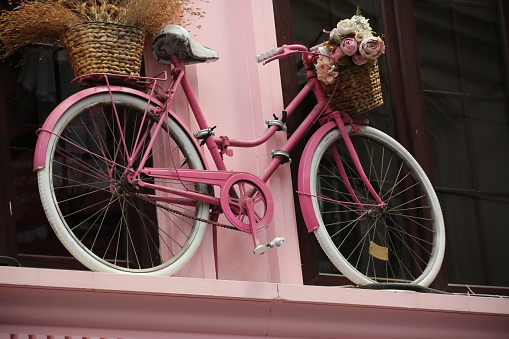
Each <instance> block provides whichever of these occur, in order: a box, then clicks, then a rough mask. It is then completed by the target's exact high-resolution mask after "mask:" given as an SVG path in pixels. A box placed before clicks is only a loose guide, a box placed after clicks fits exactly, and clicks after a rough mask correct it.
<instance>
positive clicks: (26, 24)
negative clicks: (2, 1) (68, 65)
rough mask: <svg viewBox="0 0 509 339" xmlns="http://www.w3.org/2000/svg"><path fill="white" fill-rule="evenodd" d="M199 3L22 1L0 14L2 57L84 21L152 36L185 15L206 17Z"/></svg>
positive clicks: (167, 0) (188, 0) (179, 0)
mask: <svg viewBox="0 0 509 339" xmlns="http://www.w3.org/2000/svg"><path fill="white" fill-rule="evenodd" d="M195 2H196V0H35V1H34V0H32V1H31V0H22V1H21V3H20V5H19V6H17V7H16V8H15V9H14V10H13V11H2V12H1V14H0V58H4V57H6V56H8V55H10V54H12V53H13V52H15V51H16V50H18V49H20V48H21V47H23V46H25V45H28V44H33V43H40V42H47V41H56V40H59V39H60V37H61V35H62V34H63V33H64V32H65V30H66V29H67V28H68V27H69V26H71V25H74V24H77V23H81V22H91V21H103V22H113V23H117V24H123V25H129V26H135V27H139V28H141V29H143V30H145V32H146V33H147V34H149V35H150V34H153V33H155V32H156V31H157V30H158V29H160V28H161V27H162V26H163V25H164V24H168V23H175V22H177V21H180V24H184V25H185V24H186V23H185V22H182V21H183V20H184V17H185V15H186V14H187V16H188V17H189V16H199V17H202V16H203V12H202V11H201V9H200V8H197V7H196V6H195Z"/></svg>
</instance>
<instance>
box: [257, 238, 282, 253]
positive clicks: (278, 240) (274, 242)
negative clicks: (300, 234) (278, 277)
mask: <svg viewBox="0 0 509 339" xmlns="http://www.w3.org/2000/svg"><path fill="white" fill-rule="evenodd" d="M284 242H285V238H282V237H277V238H274V240H272V241H271V242H268V243H266V244H265V245H258V246H256V248H255V249H254V251H253V253H254V254H263V253H265V252H267V251H268V250H270V249H271V248H274V247H280V246H281V245H283V244H284Z"/></svg>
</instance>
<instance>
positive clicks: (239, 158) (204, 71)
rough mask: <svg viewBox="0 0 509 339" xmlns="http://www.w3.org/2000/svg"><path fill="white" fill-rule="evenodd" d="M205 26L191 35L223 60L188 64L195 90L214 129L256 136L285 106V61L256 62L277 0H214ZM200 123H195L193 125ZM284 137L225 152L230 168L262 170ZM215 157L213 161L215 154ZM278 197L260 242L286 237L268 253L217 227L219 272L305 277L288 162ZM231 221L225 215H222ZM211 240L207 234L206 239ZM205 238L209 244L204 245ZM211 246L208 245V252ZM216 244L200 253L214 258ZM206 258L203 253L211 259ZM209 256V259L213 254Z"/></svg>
mask: <svg viewBox="0 0 509 339" xmlns="http://www.w3.org/2000/svg"><path fill="white" fill-rule="evenodd" d="M202 7H203V9H204V11H205V12H206V14H205V18H203V19H199V24H200V25H201V27H202V28H201V29H197V28H195V27H194V26H193V25H191V26H190V27H189V29H190V31H191V34H192V35H193V37H194V38H195V39H196V40H197V41H198V42H200V43H202V44H203V45H205V46H208V47H210V48H212V49H215V50H216V51H217V52H218V53H219V56H220V59H219V60H218V61H217V62H215V63H212V64H202V65H197V66H192V67H189V68H190V71H191V68H194V69H195V71H196V79H192V82H193V81H196V82H193V83H195V84H196V89H197V94H198V98H199V101H200V104H201V105H202V108H203V111H204V112H205V114H206V117H207V119H208V121H209V124H211V126H214V125H217V126H218V127H217V128H216V136H221V135H226V136H228V137H230V138H233V139H244V140H248V139H254V138H257V137H259V136H261V135H262V134H263V132H264V130H265V129H266V128H267V126H266V125H265V123H264V121H265V119H269V118H272V114H273V113H275V114H276V115H280V114H281V110H282V109H283V103H282V95H281V85H280V75H279V65H278V63H277V62H274V63H271V64H269V65H265V66H262V65H259V64H257V63H256V60H255V56H256V54H259V53H262V52H265V51H266V50H269V49H272V48H274V47H276V34H275V28H274V16H273V9H272V1H271V0H236V1H230V0H214V1H210V2H209V3H207V4H203V6H202ZM195 129H196V128H195ZM285 137H286V136H285V135H284V133H283V132H281V133H278V135H277V136H276V137H275V138H274V140H271V141H270V142H269V143H268V144H266V145H262V146H259V147H257V148H252V149H233V151H234V157H232V158H228V159H226V164H227V166H228V168H229V169H232V170H240V171H246V172H251V173H254V174H260V173H261V171H263V169H264V167H265V165H266V164H267V161H268V160H269V159H270V158H269V154H270V151H271V150H273V149H277V148H278V147H277V146H278V145H280V144H281V142H282V141H283V140H284V138H285ZM209 163H212V162H211V161H209ZM268 185H269V187H270V189H271V191H272V194H273V198H274V200H275V210H276V211H277V212H276V215H275V217H274V220H273V222H272V224H271V225H270V226H269V228H268V229H267V230H266V231H265V232H264V234H261V236H260V238H261V240H262V241H270V240H272V239H273V238H274V237H276V236H282V237H285V238H286V243H285V244H284V245H283V247H281V248H279V249H274V250H271V251H269V252H268V253H266V254H264V255H262V256H255V255H254V254H252V241H251V237H250V236H249V235H248V234H245V233H240V232H234V231H230V230H224V229H220V230H219V232H218V233H219V278H220V279H231V280H247V281H268V282H283V283H296V284H301V283H302V275H301V271H300V255H299V248H298V239H297V232H296V223H295V212H294V204H293V199H292V198H291V197H292V185H291V178H290V169H289V166H288V164H287V165H283V166H281V168H280V169H279V170H278V172H277V173H276V175H275V176H274V177H273V178H272V179H271V180H270V181H269V183H268ZM221 220H223V221H225V220H224V219H221ZM209 240H210V239H206V242H208V241H209ZM205 245H206V244H205ZM205 248H206V249H207V252H206V253H205V252H203V251H205ZM208 249H210V245H206V246H205V247H204V248H203V249H202V253H201V254H200V253H199V254H198V256H202V257H203V256H204V257H207V258H208V257H210V256H211V252H208ZM206 261H207V260H201V262H202V263H205V262H206ZM207 263H208V261H207Z"/></svg>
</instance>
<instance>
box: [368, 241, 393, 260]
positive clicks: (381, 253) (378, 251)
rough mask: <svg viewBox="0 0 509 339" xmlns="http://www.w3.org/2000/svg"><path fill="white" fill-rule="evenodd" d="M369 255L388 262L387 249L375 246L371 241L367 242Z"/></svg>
mask: <svg viewBox="0 0 509 339" xmlns="http://www.w3.org/2000/svg"><path fill="white" fill-rule="evenodd" d="M369 254H371V255H372V256H373V257H375V258H377V259H380V260H384V261H389V248H388V247H383V246H380V245H377V244H375V243H374V242H373V241H370V242H369Z"/></svg>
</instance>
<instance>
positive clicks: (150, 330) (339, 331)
mask: <svg viewBox="0 0 509 339" xmlns="http://www.w3.org/2000/svg"><path fill="white" fill-rule="evenodd" d="M22 334H24V335H25V336H23V335H22ZM13 335H17V338H25V337H26V338H27V339H30V338H49V336H53V338H60V337H59V336H61V337H62V338H64V337H65V336H67V337H71V338H72V337H73V336H79V337H80V338H81V337H87V338H93V337H98V338H133V339H134V338H155V339H157V338H169V337H171V338H260V337H269V338H316V339H318V338H341V337H345V338H370V337H377V338H410V337H411V338H508V337H509V299H503V298H488V297H474V296H463V295H439V294H423V293H417V292H409V291H374V290H360V289H355V288H340V287H319V286H302V285H288V284H275V283H261V282H247V281H233V280H228V281H227V280H208V279H193V278H176V277H145V276H131V275H117V274H106V273H93V272H77V271H63V270H46V269H33V268H12V267H0V338H13V337H14V336H13Z"/></svg>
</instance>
